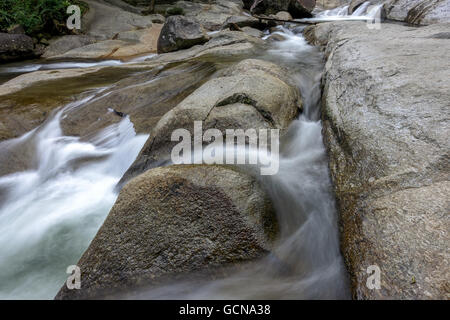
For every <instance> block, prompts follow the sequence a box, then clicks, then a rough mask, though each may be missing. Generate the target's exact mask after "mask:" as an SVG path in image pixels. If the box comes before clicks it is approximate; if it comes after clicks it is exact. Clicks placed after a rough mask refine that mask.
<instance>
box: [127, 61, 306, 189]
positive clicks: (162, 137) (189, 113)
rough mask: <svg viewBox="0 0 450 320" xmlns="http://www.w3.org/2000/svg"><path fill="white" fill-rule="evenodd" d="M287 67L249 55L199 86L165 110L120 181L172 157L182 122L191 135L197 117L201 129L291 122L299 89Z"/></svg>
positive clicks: (280, 124) (223, 130) (286, 124)
mask: <svg viewBox="0 0 450 320" xmlns="http://www.w3.org/2000/svg"><path fill="white" fill-rule="evenodd" d="M286 74H287V72H286V71H283V69H282V68H280V67H278V66H276V65H274V64H273V63H270V62H266V61H262V60H255V59H248V60H244V61H242V62H240V63H239V64H237V65H236V66H235V67H232V68H230V69H228V70H226V71H225V72H224V73H223V74H222V76H219V77H216V78H213V79H211V80H209V81H208V82H206V83H205V84H203V85H202V86H201V87H200V88H198V89H197V90H195V91H194V92H193V93H192V94H191V95H189V96H188V97H187V98H186V99H184V100H183V101H182V102H181V103H180V104H178V105H177V106H176V107H175V108H173V109H172V110H170V111H169V112H167V113H166V114H165V115H164V116H163V117H162V118H161V119H160V120H159V121H158V123H157V124H156V126H155V127H154V128H153V130H152V132H151V134H150V138H149V140H148V141H147V143H146V144H145V146H144V147H143V149H142V151H141V153H140V154H139V156H138V157H137V159H136V161H135V162H134V163H133V165H131V167H130V169H129V170H128V171H127V172H126V173H125V175H124V177H123V179H122V182H121V183H122V184H123V183H124V182H125V181H128V180H129V179H130V178H132V177H134V176H136V175H138V174H140V173H142V172H144V171H145V170H147V169H149V168H152V167H155V166H158V165H160V164H161V163H162V162H166V161H169V160H170V155H171V151H172V148H173V147H174V146H175V145H176V144H177V143H178V142H173V141H171V135H172V132H173V131H174V130H175V129H178V128H184V129H186V130H188V131H190V132H191V135H192V136H193V130H194V121H202V122H203V130H207V129H209V128H216V129H219V130H221V132H222V133H225V130H226V129H244V130H246V129H249V128H254V129H259V128H266V129H270V128H279V129H283V128H287V126H288V125H289V123H290V122H291V120H292V119H294V117H295V116H296V115H297V114H298V112H299V109H300V108H301V105H299V93H298V90H297V89H296V88H295V87H294V86H292V85H290V84H288V80H287V79H286V76H285V75H286Z"/></svg>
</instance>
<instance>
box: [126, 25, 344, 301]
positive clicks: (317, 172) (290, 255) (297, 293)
mask: <svg viewBox="0 0 450 320" xmlns="http://www.w3.org/2000/svg"><path fill="white" fill-rule="evenodd" d="M278 33H279V34H280V35H282V36H284V37H285V38H286V40H285V41H280V42H275V45H274V46H273V48H272V49H270V50H268V52H267V53H266V54H265V55H264V56H262V57H261V58H263V59H267V60H270V61H274V62H276V63H278V64H281V65H285V66H286V67H288V69H289V70H290V71H291V75H292V76H293V78H294V79H295V81H296V82H297V84H298V86H299V88H300V90H301V92H302V99H303V105H304V112H303V114H302V115H301V116H300V117H299V119H297V120H294V121H293V123H292V124H291V125H290V127H289V129H288V132H287V134H286V135H285V137H284V139H283V140H282V141H281V146H280V148H281V154H280V158H279V172H278V173H277V174H276V175H273V176H260V175H258V172H259V170H254V169H255V168H252V167H248V166H247V169H248V172H249V173H251V174H255V177H256V178H257V179H259V181H260V182H261V183H262V185H263V187H264V189H265V190H266V191H267V192H268V194H269V196H270V198H271V199H272V202H273V204H274V206H275V208H276V211H277V218H278V222H279V225H280V239H279V240H278V242H277V244H276V246H275V249H274V250H273V252H272V254H270V255H269V256H268V257H266V258H264V259H262V260H260V261H257V262H255V263H251V264H249V265H248V267H247V268H246V269H245V271H235V272H234V274H233V275H232V276H230V277H226V278H223V279H219V280H215V281H204V282H202V281H199V280H196V281H185V282H182V281H180V280H179V279H178V280H177V282H176V283H173V284H169V285H166V286H162V287H159V288H151V289H150V288H149V289H146V290H142V291H140V293H138V294H135V293H133V294H126V293H124V294H123V295H121V296H120V297H121V298H137V299H348V298H350V293H349V287H348V278H347V272H346V269H345V266H344V264H343V260H342V257H341V254H340V251H339V235H338V228H337V212H336V208H335V200H334V195H333V194H332V186H331V181H330V177H329V171H328V162H327V156H326V152H325V147H324V145H323V141H322V125H321V121H320V97H321V91H320V90H321V89H320V80H321V76H322V70H323V60H322V56H321V53H320V52H319V50H318V49H317V48H315V47H312V46H310V45H308V44H307V43H306V41H305V39H304V38H303V36H302V35H299V34H294V33H293V32H291V31H289V30H288V29H286V28H283V27H279V31H278ZM247 152H248V150H247ZM224 153H226V150H225V151H224ZM264 156H265V155H264ZM274 161H275V160H274ZM244 168H245V167H244Z"/></svg>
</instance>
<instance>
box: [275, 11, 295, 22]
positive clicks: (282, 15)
mask: <svg viewBox="0 0 450 320" xmlns="http://www.w3.org/2000/svg"><path fill="white" fill-rule="evenodd" d="M275 17H276V18H277V19H280V20H285V21H289V20H292V15H291V14H290V13H289V12H287V11H279V12H277V14H276V15H275Z"/></svg>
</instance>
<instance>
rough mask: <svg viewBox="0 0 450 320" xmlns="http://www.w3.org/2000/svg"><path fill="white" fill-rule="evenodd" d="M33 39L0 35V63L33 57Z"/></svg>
mask: <svg viewBox="0 0 450 320" xmlns="http://www.w3.org/2000/svg"><path fill="white" fill-rule="evenodd" d="M33 49H34V44H33V39H31V38H30V37H29V36H27V35H24V34H9V33H0V62H6V61H11V60H18V59H27V58H31V57H33V56H34V51H33Z"/></svg>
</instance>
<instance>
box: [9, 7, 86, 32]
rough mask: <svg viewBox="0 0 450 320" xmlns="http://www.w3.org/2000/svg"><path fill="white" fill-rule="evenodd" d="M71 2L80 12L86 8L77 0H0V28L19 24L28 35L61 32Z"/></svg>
mask: <svg viewBox="0 0 450 320" xmlns="http://www.w3.org/2000/svg"><path fill="white" fill-rule="evenodd" d="M72 4H75V5H79V6H80V8H81V11H82V13H83V12H85V11H86V10H87V5H86V4H85V3H83V2H81V1H78V0H75V1H74V0H0V30H6V29H7V28H8V27H10V26H12V25H15V24H20V25H22V26H23V28H24V29H25V32H26V33H27V34H29V35H36V34H38V33H41V32H45V33H50V34H55V33H61V32H62V29H64V25H65V23H66V19H67V18H68V16H69V14H67V13H66V10H67V7H68V6H70V5H72Z"/></svg>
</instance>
